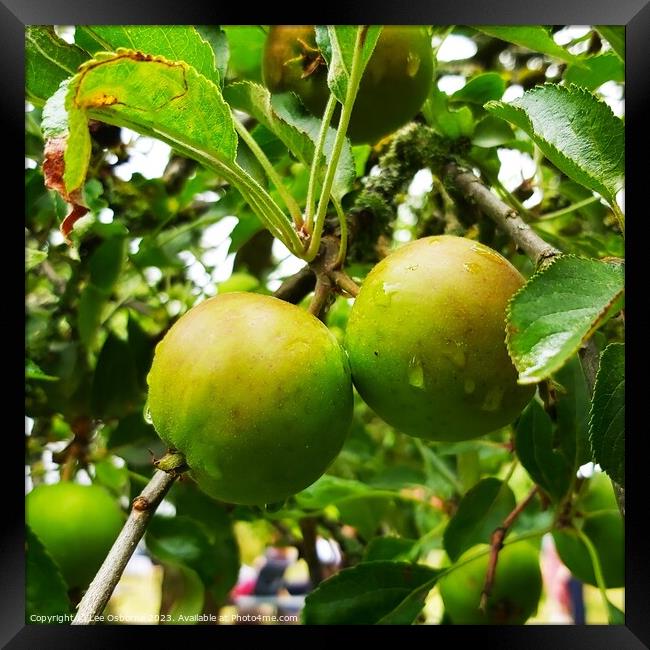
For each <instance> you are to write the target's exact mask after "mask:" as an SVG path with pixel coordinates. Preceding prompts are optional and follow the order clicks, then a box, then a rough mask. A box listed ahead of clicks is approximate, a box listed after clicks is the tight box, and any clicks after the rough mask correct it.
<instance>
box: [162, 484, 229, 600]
mask: <svg viewBox="0 0 650 650" xmlns="http://www.w3.org/2000/svg"><path fill="white" fill-rule="evenodd" d="M173 501H174V504H175V505H176V512H177V515H180V516H184V517H185V516H187V517H190V518H192V519H193V520H194V521H197V522H199V523H200V524H201V525H202V526H203V529H204V530H205V532H206V533H207V537H208V540H209V542H210V544H211V546H212V548H213V553H212V559H211V563H212V564H211V572H210V573H209V575H208V580H207V581H206V587H208V588H209V589H210V591H211V593H212V597H213V598H214V599H215V600H216V601H217V602H222V601H223V600H224V599H225V598H226V597H227V595H228V592H229V591H230V589H232V587H233V586H234V585H235V583H236V582H237V576H238V574H239V546H238V544H237V540H236V538H235V535H234V532H233V527H232V521H231V519H230V517H229V515H228V513H227V511H226V509H225V508H224V506H223V504H221V503H218V502H216V501H215V500H214V499H211V498H210V497H209V496H207V495H206V494H204V493H203V492H201V491H200V490H199V489H198V488H197V487H196V485H195V484H194V483H191V482H189V481H187V482H184V483H182V484H178V485H176V486H175V488H174V493H173Z"/></svg>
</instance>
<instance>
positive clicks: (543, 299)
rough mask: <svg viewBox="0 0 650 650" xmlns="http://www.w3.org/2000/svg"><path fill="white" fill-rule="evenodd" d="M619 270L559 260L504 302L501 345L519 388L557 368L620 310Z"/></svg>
mask: <svg viewBox="0 0 650 650" xmlns="http://www.w3.org/2000/svg"><path fill="white" fill-rule="evenodd" d="M623 291H624V272H623V266H622V265H621V264H610V263H607V262H602V261H599V260H593V259H587V258H582V257H574V256H570V255H563V256H561V257H558V258H556V259H555V260H554V261H553V262H552V263H551V264H550V265H549V266H547V267H546V268H545V269H544V270H542V271H540V272H538V273H536V274H535V275H534V276H533V277H532V278H531V279H530V280H529V281H528V283H527V284H526V285H525V286H524V287H523V288H522V289H520V290H519V291H518V292H517V293H516V294H515V296H514V297H513V298H512V300H511V301H510V305H509V309H508V315H507V334H506V342H507V345H508V351H509V353H510V356H511V357H512V360H513V361H514V364H515V366H516V368H517V370H518V371H519V383H521V384H531V383H536V382H539V381H541V380H542V379H545V378H546V377H548V376H549V375H550V374H551V373H553V372H555V371H556V370H558V369H559V368H561V367H562V366H563V365H564V364H565V363H566V362H567V360H568V359H569V358H570V357H572V356H573V355H574V354H575V353H576V352H577V350H578V348H579V347H580V346H581V345H582V343H583V342H584V341H586V340H587V339H588V338H589V337H590V336H591V335H592V334H593V333H594V332H595V331H596V329H597V328H598V327H600V326H601V325H602V324H603V323H605V322H606V321H607V320H608V319H609V318H610V317H611V316H613V315H615V314H616V313H618V312H619V311H620V310H621V308H622V306H623V300H624V298H623Z"/></svg>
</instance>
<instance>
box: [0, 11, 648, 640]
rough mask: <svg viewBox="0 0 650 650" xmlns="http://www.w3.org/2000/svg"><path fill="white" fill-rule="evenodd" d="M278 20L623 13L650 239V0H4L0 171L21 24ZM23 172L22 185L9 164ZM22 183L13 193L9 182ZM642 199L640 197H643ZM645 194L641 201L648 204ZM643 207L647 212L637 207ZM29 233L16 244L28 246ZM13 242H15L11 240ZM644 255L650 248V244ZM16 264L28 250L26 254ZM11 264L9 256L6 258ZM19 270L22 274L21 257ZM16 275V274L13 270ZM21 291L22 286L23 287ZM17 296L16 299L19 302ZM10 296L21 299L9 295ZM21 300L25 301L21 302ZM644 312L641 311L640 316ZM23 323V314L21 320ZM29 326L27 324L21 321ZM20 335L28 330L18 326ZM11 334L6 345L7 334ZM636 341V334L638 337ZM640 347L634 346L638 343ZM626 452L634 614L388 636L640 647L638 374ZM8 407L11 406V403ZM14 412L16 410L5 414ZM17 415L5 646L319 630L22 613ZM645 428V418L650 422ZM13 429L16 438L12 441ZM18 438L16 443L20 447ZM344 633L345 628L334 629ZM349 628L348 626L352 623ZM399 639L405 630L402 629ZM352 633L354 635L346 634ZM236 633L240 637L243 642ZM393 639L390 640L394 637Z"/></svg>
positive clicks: (634, 172)
mask: <svg viewBox="0 0 650 650" xmlns="http://www.w3.org/2000/svg"><path fill="white" fill-rule="evenodd" d="M253 17H254V18H255V21H254V22H256V23H260V24H277V23H289V24H294V23H297V22H309V23H317V24H327V23H330V24H346V23H347V24H356V23H374V24H409V23H410V24H470V25H471V24H543V25H553V24H574V25H576V24H614V25H625V26H626V117H625V121H626V132H627V133H629V134H633V136H632V137H627V138H626V170H627V174H626V204H627V210H626V211H627V212H628V213H630V212H632V218H631V219H629V220H628V227H627V239H626V248H627V247H630V246H631V247H632V249H634V247H635V246H639V247H640V245H642V241H643V239H642V235H641V233H640V229H641V227H642V226H641V223H642V221H643V220H645V221H646V222H647V220H648V215H647V212H648V210H647V207H645V206H643V204H642V201H644V180H645V183H646V184H647V179H645V178H643V177H642V176H646V175H647V168H648V164H647V159H644V158H643V157H642V156H643V153H644V146H645V147H646V153H647V143H648V139H647V138H643V137H642V135H643V133H647V122H648V120H647V115H648V106H650V96H649V95H650V94H649V93H648V90H649V88H650V83H649V82H648V79H649V77H650V75H648V76H646V75H647V74H648V71H650V66H649V64H648V62H649V61H650V4H649V2H648V0H616V1H614V0H579V1H578V0H545V1H544V2H531V3H526V2H522V1H521V0H491V1H490V2H485V1H484V0H455V1H454V2H446V3H440V2H433V1H429V2H427V1H426V0H410V1H409V2H408V3H407V2H401V3H390V2H389V1H388V0H381V1H379V2H378V0H373V1H372V2H368V1H367V0H356V1H355V2H354V4H351V3H349V4H347V5H346V6H344V7H343V6H338V7H335V6H331V4H329V3H322V4H318V5H317V4H315V3H309V4H308V3H304V4H303V6H302V7H299V8H297V9H293V10H291V11H288V10H287V8H285V9H284V10H283V8H282V7H278V6H277V4H274V5H271V4H270V3H269V4H267V5H266V6H261V7H260V8H259V9H258V8H253V6H245V5H244V4H243V3H221V2H212V3H209V4H208V3H205V4H204V5H203V6H202V5H201V4H200V3H198V2H195V1H193V0H183V1H182V2H171V1H170V0H140V1H139V2H133V1H132V0H131V1H129V2H127V1H125V0H110V1H108V2H101V3H100V2H97V1H95V2H89V1H88V0H0V52H2V57H1V58H0V60H1V61H2V63H3V65H2V73H1V77H0V78H1V79H2V80H3V85H4V87H3V91H2V92H0V114H1V115H2V125H3V128H2V143H3V147H2V151H3V157H4V158H5V161H4V162H6V165H3V167H5V166H6V169H7V171H6V172H5V173H4V174H3V176H2V177H1V178H2V179H3V180H4V182H5V183H7V185H6V186H5V194H6V193H9V192H10V189H8V188H14V187H20V186H21V184H22V182H23V181H22V178H19V176H18V175H19V174H20V175H22V161H21V156H22V153H23V150H24V137H23V133H24V125H23V119H24V28H25V26H26V25H30V24H210V23H219V24H250V23H251V22H252V19H253ZM14 173H15V174H16V181H15V182H16V185H13V184H12V180H11V175H12V174H14ZM12 194H13V193H12ZM635 206H638V208H636V207H635ZM642 206H643V210H641V208H642ZM20 211H22V206H21V205H20V204H19V206H18V207H17V208H16V209H15V212H14V213H13V216H11V219H10V221H9V224H11V223H16V222H17V221H18V215H19V214H20ZM636 212H638V214H636ZM13 230H14V229H13V228H12V227H10V225H7V222H5V237H13ZM20 245H21V244H20V241H19V240H14V244H13V246H15V247H17V248H18V249H19V247H20ZM5 248H7V242H6V240H5ZM643 257H644V256H643V255H640V256H636V255H634V252H633V251H632V252H631V253H630V254H629V255H628V260H627V263H626V270H627V273H626V281H627V282H629V285H628V286H631V287H632V289H633V290H634V288H635V286H638V285H639V284H640V282H641V281H639V280H637V279H636V278H643V277H644V275H645V277H646V278H647V272H645V271H644V269H643V268H642V267H641V263H642V260H643ZM645 257H647V254H646V256H645ZM17 264H19V262H18V263H17ZM5 268H9V267H8V266H5ZM13 273H14V274H15V275H18V273H19V267H18V266H16V267H14V271H13ZM14 277H15V276H14ZM23 298H24V296H23ZM19 300H21V298H20V297H17V300H16V303H15V309H16V310H18V309H20V303H19V302H18V301H19ZM642 304H643V300H641V301H639V302H637V301H636V297H635V292H634V291H629V290H628V297H627V300H626V339H627V343H628V344H627V349H628V354H629V356H628V360H627V361H628V371H630V370H631V371H632V372H630V376H633V372H634V371H635V368H636V365H635V364H636V363H637V359H636V358H633V357H632V354H635V353H631V352H630V350H641V349H642V343H641V344H639V343H640V341H636V342H635V338H639V337H640V336H641V326H640V323H642V322H643V321H642V317H641V316H640V310H641V307H642ZM11 306H13V303H11ZM23 307H24V303H23ZM640 318H641V320H640ZM19 325H20V323H19ZM23 334H24V331H23ZM18 336H20V333H19V334H18ZM7 343H9V345H8V346H7ZM635 343H636V344H637V345H636V346H635ZM5 347H8V348H10V350H9V355H8V357H7V358H9V357H10V356H11V352H14V353H15V354H14V356H15V357H16V358H15V359H14V361H15V362H16V369H15V372H16V373H19V372H22V371H21V370H20V368H21V364H22V360H21V358H20V349H19V346H18V345H17V344H16V345H12V344H11V342H10V341H7V340H5ZM635 356H637V355H636V354H635ZM10 376H11V377H12V381H13V382H14V384H15V385H14V386H13V388H11V387H9V388H7V390H6V391H5V397H7V398H8V401H9V403H10V404H11V405H12V406H14V408H16V406H17V405H18V404H20V400H21V399H22V398H21V397H20V396H19V395H16V398H15V399H14V398H13V395H12V394H11V393H12V390H14V389H15V390H16V391H18V390H19V386H18V385H19V384H20V382H16V381H15V378H16V377H18V376H19V375H18V374H12V375H10ZM627 386H628V390H627V419H626V427H627V430H628V432H630V433H629V434H628V437H627V442H626V445H627V449H626V451H627V455H626V477H627V480H626V484H627V489H626V492H627V495H626V497H627V498H626V615H625V625H621V626H558V625H543V626H521V627H509V628H497V627H491V628H483V627H453V626H413V627H411V628H409V630H408V631H403V630H397V631H395V630H394V629H392V630H390V631H388V630H386V631H384V630H382V635H383V634H384V633H385V632H388V633H389V635H390V636H392V635H393V634H395V633H397V634H398V635H400V637H401V636H402V635H404V634H408V635H409V636H410V635H411V634H412V635H413V636H416V637H418V639H421V642H423V643H428V644H434V643H439V642H440V641H442V642H445V641H451V642H453V643H472V642H475V643H476V644H477V645H476V647H477V648H492V647H498V648H510V647H513V648H522V647H523V648H531V649H532V648H546V647H551V648H558V649H559V648H571V649H572V650H573V649H577V648H590V649H591V650H596V649H598V648H603V649H606V650H613V649H616V650H618V649H635V648H643V647H650V577H649V574H650V550H649V549H650V544H648V542H647V539H646V534H645V532H644V531H645V525H644V524H645V521H644V520H645V519H646V518H647V515H648V513H649V512H650V508H649V507H648V503H647V500H646V494H645V493H646V491H647V490H644V488H646V487H647V483H646V482H645V480H646V477H645V475H644V474H646V473H647V471H645V472H644V466H643V462H645V459H647V458H648V457H649V456H648V454H647V453H644V452H645V451H646V449H647V442H646V440H647V437H648V436H647V433H646V431H647V428H645V427H647V425H645V427H643V426H638V425H636V429H635V428H634V423H635V422H636V423H639V422H643V419H642V418H641V417H638V416H640V408H641V407H640V404H642V401H641V399H640V391H641V390H643V385H642V383H641V382H635V381H630V382H628V384H627ZM10 411H11V409H7V413H8V412H10ZM5 421H6V422H7V423H9V422H10V420H9V419H8V418H7V419H6V420H5ZM19 427H20V422H19V420H18V419H16V421H15V424H14V422H13V420H11V425H10V424H7V425H6V429H5V432H4V434H5V435H4V436H3V437H2V440H3V447H2V451H4V452H5V454H3V459H9V460H4V462H3V463H2V477H3V478H4V480H5V481H6V482H7V486H8V487H7V489H6V490H5V501H6V502H7V504H6V505H7V513H8V514H7V517H6V519H5V520H4V522H3V524H4V525H3V527H2V531H1V532H0V540H1V542H0V563H1V567H2V571H1V572H0V585H1V589H0V644H1V645H2V647H6V648H30V649H31V648H39V649H40V648H48V650H49V649H50V648H66V650H67V649H69V648H75V647H87V646H90V647H93V648H114V647H115V646H116V645H117V644H119V643H124V641H129V642H134V643H137V642H138V641H139V640H140V639H142V642H147V643H152V644H157V645H158V646H159V647H175V646H176V645H177V643H178V641H176V640H175V638H176V637H177V636H180V635H182V637H180V638H181V639H182V641H181V642H182V643H187V642H188V640H189V639H194V638H195V637H198V636H199V635H204V634H209V635H210V637H208V638H211V639H212V640H213V642H216V643H217V644H222V643H224V642H226V643H227V642H228V640H229V639H230V638H233V639H237V640H239V639H241V641H244V642H251V643H256V642H266V641H265V640H266V639H267V637H269V636H270V635H280V634H281V635H282V636H284V635H285V634H289V635H290V636H291V637H292V638H295V639H296V640H297V641H298V642H300V640H302V639H304V638H306V637H305V636H304V635H310V636H311V632H312V631H313V630H311V628H306V627H304V628H298V627H295V626H291V627H284V628H281V630H282V631H281V630H280V628H261V627H249V628H246V627H237V628H232V627H230V628H228V627H220V628H216V629H215V628H214V627H209V628H207V627H202V626H195V627H191V628H188V627H181V628H171V627H164V626H102V627H94V626H93V627H71V626H67V625H66V626H51V625H25V621H24V602H25V584H24V577H25V575H24V490H23V489H22V483H21V480H20V479H19V478H18V475H19V474H20V475H21V476H22V469H23V468H22V466H21V463H20V462H19V461H17V460H14V459H18V458H19V457H20V454H21V453H22V451H21V450H22V449H23V446H22V444H21V443H22V440H21V438H20V434H19V433H18V431H19ZM644 429H645V430H644ZM12 440H13V442H12ZM12 445H15V447H17V449H15V450H13V451H12V449H11V447H12ZM317 634H318V635H319V636H321V637H322V638H323V640H326V639H327V638H332V640H333V642H335V643H338V642H340V639H341V634H342V633H341V630H340V629H339V630H334V629H321V630H318V631H317ZM334 635H336V636H334ZM345 636H346V637H347V636H348V633H347V632H345ZM397 639H398V642H399V637H397ZM346 640H347V639H346ZM241 641H239V642H241ZM389 642H390V641H389Z"/></svg>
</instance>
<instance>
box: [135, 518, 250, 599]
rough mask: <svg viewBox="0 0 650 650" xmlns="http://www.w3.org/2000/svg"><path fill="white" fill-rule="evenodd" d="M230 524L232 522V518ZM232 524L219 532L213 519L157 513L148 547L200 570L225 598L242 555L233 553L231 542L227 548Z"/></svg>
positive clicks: (149, 531)
mask: <svg viewBox="0 0 650 650" xmlns="http://www.w3.org/2000/svg"><path fill="white" fill-rule="evenodd" d="M228 526H230V522H229V520H228ZM226 533H227V534H228V535H230V538H231V539H232V532H231V530H230V528H228V529H224V530H222V532H221V534H219V535H217V534H216V533H215V527H212V528H211V526H210V521H209V520H206V521H205V522H204V521H203V520H202V521H197V520H196V519H194V518H193V517H188V516H186V515H179V514H177V515H176V516H175V517H169V518H168V517H160V516H157V517H154V518H153V520H152V521H151V524H150V526H149V528H148V529H147V535H146V538H145V541H146V544H147V548H148V549H149V550H150V551H151V553H152V554H153V555H154V556H155V557H157V558H158V559H159V560H161V561H162V562H169V563H171V564H174V565H178V564H182V565H184V566H187V567H189V568H190V569H192V570H194V571H196V573H197V574H198V575H199V576H200V578H201V580H202V581H203V584H204V585H205V587H206V588H207V589H210V590H211V591H212V592H213V595H214V597H215V599H217V600H219V601H220V600H221V599H223V598H224V596H225V595H226V594H227V593H228V591H229V590H230V589H231V588H232V586H233V585H234V583H235V581H236V579H237V570H238V568H239V558H238V556H235V557H233V553H232V549H231V544H230V543H229V544H227V545H226V546H225V548H224V545H223V543H224V540H225V539H226V537H224V535H225V534H226Z"/></svg>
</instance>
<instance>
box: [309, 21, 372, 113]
mask: <svg viewBox="0 0 650 650" xmlns="http://www.w3.org/2000/svg"><path fill="white" fill-rule="evenodd" d="M361 28H362V26H358V25H325V26H321V25H318V26H316V43H317V44H318V47H319V49H320V51H321V52H322V54H323V56H324V58H325V60H326V61H327V85H328V86H329V87H330V90H331V91H332V93H334V96H335V97H336V99H338V100H339V102H341V104H344V103H345V96H346V93H347V89H348V82H349V81H350V74H351V72H352V58H353V56H354V46H355V42H356V39H357V32H358V30H359V29H361ZM381 30H382V27H381V26H380V25H374V26H370V27H367V26H366V35H365V39H364V41H363V47H362V52H361V67H362V70H364V69H365V67H366V65H367V64H368V61H369V60H370V57H371V56H372V53H373V51H374V49H375V45H376V44H377V39H378V38H379V36H380V34H381Z"/></svg>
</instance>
